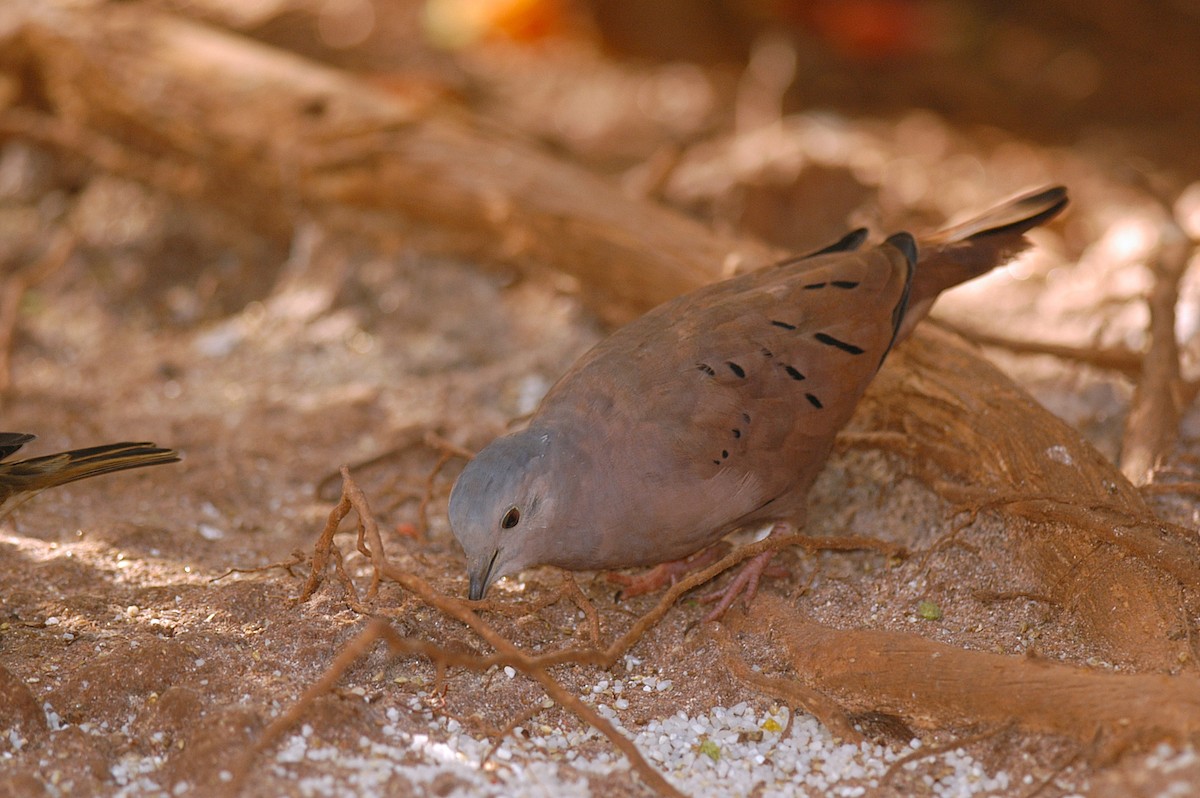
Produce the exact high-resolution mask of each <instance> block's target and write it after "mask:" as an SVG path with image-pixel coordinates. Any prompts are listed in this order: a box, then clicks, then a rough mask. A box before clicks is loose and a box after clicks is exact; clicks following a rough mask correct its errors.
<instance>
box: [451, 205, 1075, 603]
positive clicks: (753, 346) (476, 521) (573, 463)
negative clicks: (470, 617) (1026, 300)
mask: <svg viewBox="0 0 1200 798" xmlns="http://www.w3.org/2000/svg"><path fill="white" fill-rule="evenodd" d="M1066 204H1067V195H1066V190H1065V189H1063V188H1061V187H1056V188H1050V189H1045V190H1042V191H1039V192H1037V193H1034V194H1029V195H1026V196H1023V197H1020V198H1017V199H1014V200H1011V201H1009V202H1007V203H1005V204H1003V205H1001V206H999V207H997V208H994V209H992V210H991V211H988V212H986V213H984V214H982V215H980V216H977V217H975V218H973V219H971V220H970V221H968V222H965V223H963V224H960V225H956V226H954V227H951V228H948V229H946V230H944V231H942V232H941V233H938V234H936V235H935V236H932V237H930V238H929V239H927V240H922V241H921V242H919V243H918V242H916V241H915V240H914V239H913V237H912V236H911V235H909V234H908V233H897V234H896V235H893V236H891V237H890V238H888V239H887V240H886V241H885V242H883V243H882V244H879V245H878V246H874V247H869V248H866V249H862V248H861V246H862V244H863V242H864V240H865V238H866V231H865V230H857V231H855V232H853V233H850V234H849V235H847V236H846V237H845V238H843V239H842V240H841V241H839V242H837V243H836V244H834V245H832V246H830V247H828V248H826V249H824V250H821V251H820V252H817V253H815V254H813V255H809V256H805V257H801V258H795V259H791V260H786V261H783V262H782V263H779V264H776V265H774V266H769V267H766V268H763V269H760V270H758V271H754V272H750V273H747V274H743V275H740V276H738V277H734V278H732V279H729V280H725V281H723V282H719V283H714V284H712V285H708V286H705V287H703V288H700V289H698V290H696V291H693V292H691V293H689V294H686V295H684V296H680V297H678V298H676V299H673V300H671V301H669V302H666V303H665V304H662V305H660V306H658V307H657V308H655V309H654V310H651V311H650V312H649V313H647V314H646V315H644V316H642V317H641V318H639V319H637V320H636V321H633V322H631V323H630V324H628V325H626V326H625V327H622V328H621V329H619V330H617V331H616V332H615V333H613V334H612V335H611V336H609V337H608V338H606V339H605V340H603V341H601V342H600V343H599V344H597V345H596V346H595V347H593V348H592V349H591V350H590V351H588V352H587V353H586V354H584V355H583V357H582V358H580V359H579V361H578V362H576V363H575V365H574V366H573V367H572V368H571V369H570V370H569V371H568V372H567V373H566V374H565V375H564V376H563V377H562V378H561V379H560V380H559V381H558V382H557V383H556V384H555V385H554V387H553V388H551V389H550V391H549V393H548V394H547V395H546V396H545V398H544V399H543V400H542V402H541V404H540V405H539V407H538V408H537V410H536V412H535V413H534V415H533V417H532V418H531V420H530V422H529V426H528V427H527V428H526V429H524V430H522V431H520V432H516V433H513V434H510V435H506V436H504V437H502V438H499V439H497V440H496V441H494V442H492V443H491V444H490V445H488V446H487V447H485V448H484V449H483V450H482V451H481V452H479V454H478V455H477V456H476V457H475V458H474V459H473V460H472V461H471V462H470V463H468V465H467V467H466V468H465V469H464V470H463V472H462V475H461V476H460V477H459V479H458V481H457V483H456V484H455V486H454V489H453V491H452V493H451V496H450V522H451V526H452V527H453V530H454V534H455V536H456V537H457V538H458V541H459V543H460V544H461V545H462V547H463V549H464V551H465V553H466V556H467V564H468V568H469V572H470V597H471V598H472V599H480V598H483V597H484V595H485V594H486V593H487V590H488V588H489V587H490V586H491V585H492V584H493V583H494V582H495V581H496V580H497V579H499V578H500V577H502V576H505V575H508V574H513V573H516V572H518V571H521V570H523V569H526V568H529V567H531V566H535V565H556V566H559V567H561V568H567V569H571V570H600V569H616V568H627V567H631V566H641V565H654V564H657V563H664V562H667V561H672V560H679V559H681V558H685V557H688V556H689V555H692V554H694V553H695V552H698V551H700V550H702V549H704V548H705V547H708V546H710V545H712V544H714V543H716V542H717V541H719V540H721V539H722V538H723V537H725V536H726V535H728V534H729V533H731V532H733V531H735V530H737V529H741V528H745V527H753V526H765V525H766V524H768V523H775V524H776V525H777V528H778V526H779V525H790V526H793V527H799V526H801V525H802V524H803V522H804V518H805V505H806V500H807V495H808V491H809V488H810V487H811V486H812V484H813V482H814V480H815V479H816V477H817V474H818V472H819V471H820V470H821V468H822V467H823V465H824V463H825V460H826V458H827V457H828V455H829V452H830V449H831V448H832V446H833V443H834V438H835V436H836V434H837V432H838V431H839V430H840V429H841V428H842V426H843V425H844V424H845V423H846V422H847V421H848V420H849V419H850V416H851V414H852V413H853V412H854V408H855V405H857V404H858V401H859V399H860V398H861V397H862V395H863V392H864V391H865V390H866V388H867V385H868V384H869V383H870V381H871V379H872V377H873V376H874V375H875V372H876V371H877V370H878V368H879V366H880V364H881V362H882V361H883V358H884V356H885V355H886V354H887V353H888V351H889V350H890V349H891V348H892V347H893V346H895V344H896V343H897V342H898V341H900V340H902V339H903V338H905V337H906V336H907V335H908V334H909V333H911V332H912V329H913V327H914V326H915V325H916V323H917V322H918V321H920V320H921V319H922V318H923V317H924V316H925V315H926V314H927V313H928V312H929V309H930V307H931V306H932V304H933V302H934V300H935V299H936V298H937V296H938V294H940V293H941V292H942V291H944V290H945V289H947V288H950V287H952V286H954V285H957V284H958V283H961V282H963V281H965V280H969V279H971V278H973V277H977V276H979V275H981V274H983V273H985V272H987V271H989V270H990V269H992V268H993V267H995V266H997V265H999V264H1001V263H1004V262H1005V261H1007V260H1009V259H1011V258H1012V257H1013V256H1014V255H1016V254H1017V253H1019V252H1021V251H1022V250H1024V249H1025V248H1026V247H1027V246H1028V241H1027V240H1026V239H1025V237H1024V235H1023V234H1024V233H1025V231H1027V230H1029V229H1030V228H1032V227H1035V226H1037V225H1039V224H1041V223H1043V222H1045V221H1047V220H1049V219H1051V218H1053V217H1054V216H1056V215H1057V214H1058V213H1059V212H1060V211H1061V210H1062V209H1063V207H1064V206H1065V205H1066ZM769 556H770V555H769V554H768V555H766V556H765V557H763V556H760V557H759V558H758V559H757V561H756V562H752V563H751V564H750V565H749V566H748V567H747V569H746V570H745V571H744V575H743V576H740V577H738V579H737V580H735V582H734V583H733V584H732V585H731V586H730V588H729V589H728V590H727V592H726V594H725V598H724V600H723V601H722V603H721V604H720V605H719V607H718V608H717V611H716V612H714V613H713V614H712V615H710V617H714V616H716V615H719V614H720V613H722V612H724V610H725V609H726V608H727V607H728V606H729V604H730V603H731V602H732V601H733V600H734V599H735V598H736V596H737V594H738V592H740V591H743V590H744V591H745V592H746V594H747V598H749V597H751V596H752V595H753V592H754V590H755V588H756V587H757V582H758V577H759V575H760V574H761V573H762V570H763V568H764V567H765V566H766V561H767V559H768V558H769Z"/></svg>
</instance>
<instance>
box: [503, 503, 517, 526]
mask: <svg viewBox="0 0 1200 798" xmlns="http://www.w3.org/2000/svg"><path fill="white" fill-rule="evenodd" d="M519 523H521V511H520V510H518V509H517V508H516V507H509V508H508V512H507V513H505V514H504V517H503V518H501V519H500V528H501V529H512V528H513V527H514V526H516V525H517V524H519Z"/></svg>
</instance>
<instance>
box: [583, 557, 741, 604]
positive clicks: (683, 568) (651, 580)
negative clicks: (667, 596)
mask: <svg viewBox="0 0 1200 798" xmlns="http://www.w3.org/2000/svg"><path fill="white" fill-rule="evenodd" d="M725 550H726V547H725V546H723V545H721V544H717V545H716V546H709V547H708V548H707V549H705V550H704V551H701V552H700V553H698V554H693V555H692V556H691V557H687V558H685V559H682V560H671V561H670V562H664V563H661V564H659V565H656V566H654V567H653V568H651V569H650V570H649V571H646V572H645V573H644V574H639V575H638V576H626V575H625V574H606V575H605V576H606V577H607V579H608V581H610V582H615V583H617V584H618V585H623V586H624V587H623V589H622V590H621V598H633V597H634V596H640V595H642V594H643V593H652V592H654V591H655V590H658V589H659V588H661V587H666V586H669V585H673V584H675V583H676V582H678V581H679V579H680V577H683V576H686V575H687V574H688V573H689V572H691V571H695V570H698V569H700V568H707V567H708V566H710V565H712V564H713V563H715V562H716V561H717V560H719V559H721V557H722V556H723V555H724V554H725Z"/></svg>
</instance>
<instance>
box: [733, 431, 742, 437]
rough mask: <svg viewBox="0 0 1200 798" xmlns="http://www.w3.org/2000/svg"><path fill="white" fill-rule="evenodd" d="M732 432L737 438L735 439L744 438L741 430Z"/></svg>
mask: <svg viewBox="0 0 1200 798" xmlns="http://www.w3.org/2000/svg"><path fill="white" fill-rule="evenodd" d="M730 432H732V433H733V437H735V438H740V437H742V431H741V430H740V429H734V430H730Z"/></svg>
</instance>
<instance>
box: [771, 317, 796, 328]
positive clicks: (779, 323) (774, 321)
mask: <svg viewBox="0 0 1200 798" xmlns="http://www.w3.org/2000/svg"><path fill="white" fill-rule="evenodd" d="M771 323H772V324H774V325H775V326H776V327H782V328H783V329H785V330H794V329H796V325H795V324H788V323H787V322H786V321H778V320H777V319H772V320H771Z"/></svg>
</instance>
